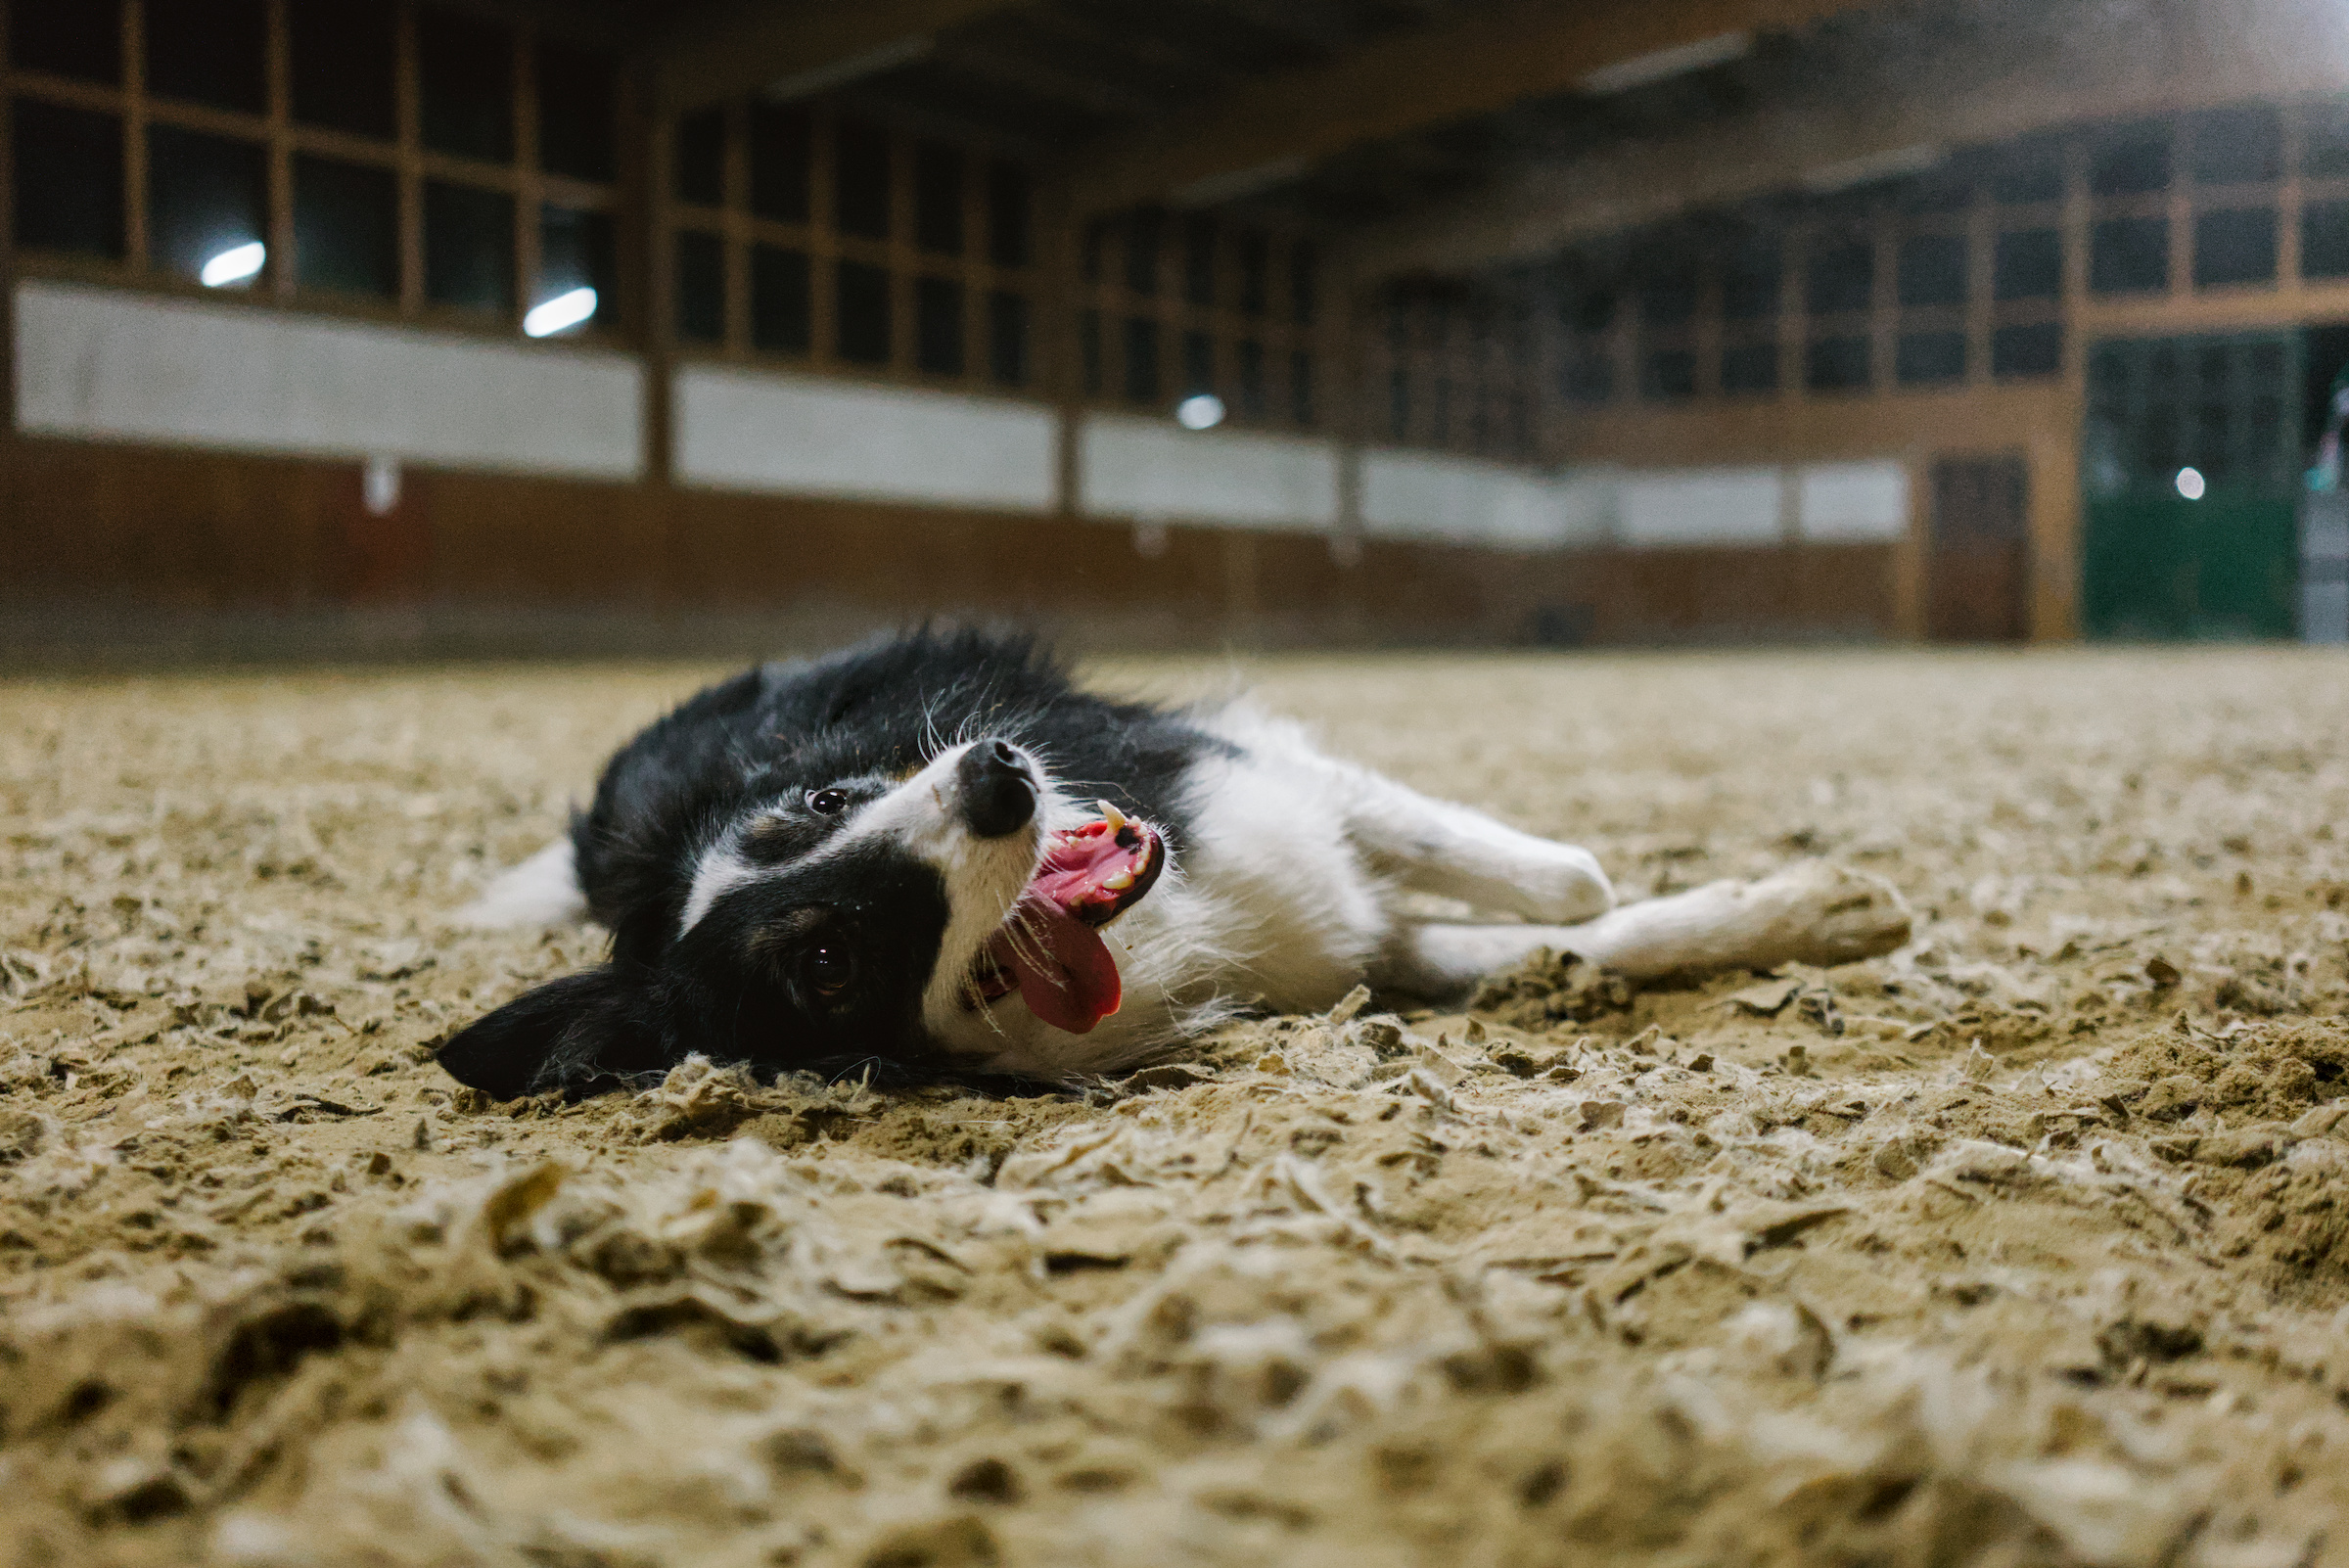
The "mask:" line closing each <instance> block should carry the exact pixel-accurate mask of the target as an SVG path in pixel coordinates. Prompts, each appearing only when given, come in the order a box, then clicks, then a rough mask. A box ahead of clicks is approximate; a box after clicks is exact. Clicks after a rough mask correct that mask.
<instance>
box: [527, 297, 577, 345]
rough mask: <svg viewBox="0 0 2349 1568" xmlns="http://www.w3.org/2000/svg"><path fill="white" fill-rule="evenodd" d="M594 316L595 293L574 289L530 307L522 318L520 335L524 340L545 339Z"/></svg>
mask: <svg viewBox="0 0 2349 1568" xmlns="http://www.w3.org/2000/svg"><path fill="white" fill-rule="evenodd" d="M594 314H595V291H594V290H593V289H574V290H572V291H571V292H570V293H569V294H558V295H556V296H555V297H554V298H553V299H552V300H546V301H545V302H544V303H542V304H534V305H532V306H530V314H529V315H527V316H524V317H523V318H522V334H523V336H524V337H526V338H546V337H551V336H553V335H554V334H556V333H558V332H563V331H566V330H568V329H570V328H572V327H576V326H577V325H578V324H579V323H580V322H582V321H585V320H586V319H587V318H588V317H589V316H592V315H594Z"/></svg>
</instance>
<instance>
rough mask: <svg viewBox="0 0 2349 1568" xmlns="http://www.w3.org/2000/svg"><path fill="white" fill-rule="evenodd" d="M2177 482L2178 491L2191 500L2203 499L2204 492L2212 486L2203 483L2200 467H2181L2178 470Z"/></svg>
mask: <svg viewBox="0 0 2349 1568" xmlns="http://www.w3.org/2000/svg"><path fill="white" fill-rule="evenodd" d="M2177 484H2178V493H2179V494H2181V495H2183V496H2185V497H2186V498H2187V499H2188V500H2189V501H2199V500H2200V499H2202V492H2203V491H2204V490H2206V489H2208V488H2210V486H2209V485H2208V484H2204V483H2203V481H2202V471H2201V470H2200V469H2198V468H2182V469H2180V470H2179V471H2178V481H2177Z"/></svg>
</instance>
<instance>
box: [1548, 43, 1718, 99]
mask: <svg viewBox="0 0 2349 1568" xmlns="http://www.w3.org/2000/svg"><path fill="white" fill-rule="evenodd" d="M1753 52H1754V35H1753V34H1752V33H1750V32H1720V33H1715V34H1714V35H1713V36H1712V37H1710V38H1699V39H1697V40H1696V42H1694V43H1684V44H1675V45H1674V46H1673V47H1672V48H1670V49H1656V50H1651V51H1649V52H1648V53H1647V54H1644V55H1634V56H1633V57H1632V58H1631V59H1629V60H1618V61H1617V62H1615V64H1613V65H1612V66H1601V67H1599V68H1598V69H1596V70H1594V71H1592V72H1590V73H1589V75H1587V76H1585V77H1583V78H1582V80H1580V81H1578V82H1576V83H1575V85H1576V86H1577V87H1580V88H1581V89H1582V90H1583V91H1584V92H1587V93H1627V92H1630V91H1631V90H1632V89H1633V88H1635V87H1645V86H1647V85H1648V84H1649V83H1650V82H1659V81H1666V80H1669V79H1670V78H1672V77H1674V76H1685V75H1686V74H1688V72H1690V71H1692V70H1703V69H1705V68H1706V67H1708V66H1724V65H1727V64H1728V63H1729V62H1730V61H1732V60H1742V59H1744V58H1745V57H1746V56H1747V55H1750V54H1752V53H1753Z"/></svg>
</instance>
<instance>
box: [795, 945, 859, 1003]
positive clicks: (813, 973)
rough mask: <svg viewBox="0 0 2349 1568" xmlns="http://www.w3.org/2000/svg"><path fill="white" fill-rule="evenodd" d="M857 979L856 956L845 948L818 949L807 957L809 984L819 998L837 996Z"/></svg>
mask: <svg viewBox="0 0 2349 1568" xmlns="http://www.w3.org/2000/svg"><path fill="white" fill-rule="evenodd" d="M855 978H856V955H855V954H853V953H852V952H850V951H849V950H848V949H847V948H845V947H818V948H816V949H815V950H814V951H813V952H811V953H809V954H808V955H807V984H808V985H809V986H811V987H813V988H814V990H815V993H816V994H817V995H818V996H824V997H831V996H837V995H839V994H840V993H841V992H844V991H847V990H848V989H849V984H850V982H852V981H853V980H854V979H855Z"/></svg>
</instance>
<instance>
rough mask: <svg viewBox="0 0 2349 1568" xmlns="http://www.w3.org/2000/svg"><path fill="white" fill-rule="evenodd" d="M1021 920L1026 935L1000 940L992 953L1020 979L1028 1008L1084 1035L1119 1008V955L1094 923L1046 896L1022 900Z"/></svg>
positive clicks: (1022, 998) (1073, 1032)
mask: <svg viewBox="0 0 2349 1568" xmlns="http://www.w3.org/2000/svg"><path fill="white" fill-rule="evenodd" d="M1019 921H1020V925H1021V926H1022V927H1023V928H1024V930H1025V932H1026V934H1027V938H1028V940H1027V941H1026V942H1022V943H1018V944H1016V945H1015V944H1012V943H1008V942H1004V943H998V944H997V952H996V956H997V957H999V958H1000V959H1001V960H1002V961H1003V962H1004V964H1005V965H1006V966H1007V967H1009V968H1010V970H1011V972H1012V974H1013V975H1014V976H1015V977H1016V978H1017V979H1018V980H1019V983H1020V998H1021V1000H1023V1001H1025V1002H1027V1004H1028V1010H1029V1011H1030V1012H1032V1013H1034V1014H1036V1017H1038V1018H1040V1019H1042V1020H1043V1021H1044V1022H1045V1023H1047V1024H1050V1025H1051V1026H1052V1027H1053V1028H1054V1029H1065V1030H1067V1031H1068V1032H1069V1033H1070V1034H1072V1035H1082V1034H1084V1033H1085V1032H1086V1031H1088V1030H1090V1029H1091V1028H1092V1027H1093V1026H1094V1025H1095V1024H1098V1023H1099V1022H1101V1020H1102V1019H1104V1018H1107V1017H1108V1016H1109V1015H1110V1014H1112V1013H1114V1012H1116V1011H1117V1010H1118V1003H1119V1002H1120V1001H1121V1000H1123V995H1122V992H1121V989H1120V987H1119V984H1118V964H1117V960H1116V959H1114V958H1112V957H1111V956H1110V955H1109V945H1108V944H1106V943H1104V942H1103V941H1102V940H1101V938H1100V936H1099V934H1098V933H1096V932H1095V931H1094V930H1093V928H1092V927H1090V926H1088V925H1085V924H1084V923H1083V922H1082V921H1080V920H1078V919H1077V918H1076V917H1075V916H1074V915H1072V914H1070V913H1069V912H1068V911H1067V910H1066V909H1064V908H1062V907H1061V906H1060V905H1059V904H1058V903H1055V902H1053V901H1052V900H1051V899H1028V900H1027V901H1025V902H1023V903H1022V904H1021V905H1020V911H1019ZM1039 946H1040V947H1041V948H1042V949H1043V953H1042V955H1041V959H1040V967H1039V957H1038V955H1037V954H1036V951H1035V949H1036V947H1039Z"/></svg>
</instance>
